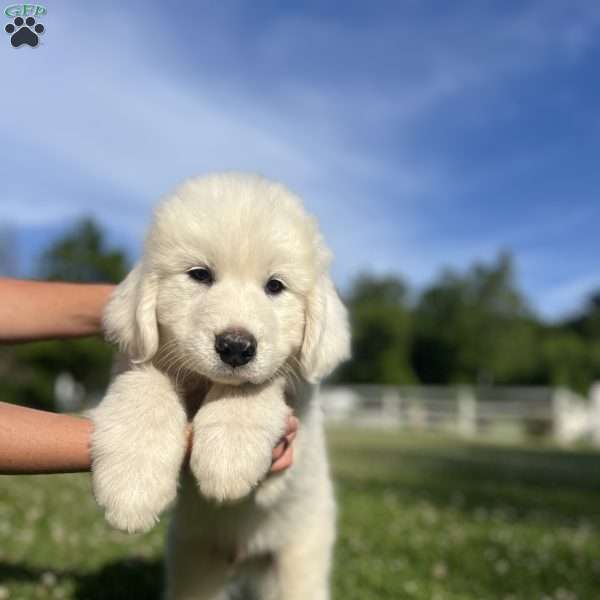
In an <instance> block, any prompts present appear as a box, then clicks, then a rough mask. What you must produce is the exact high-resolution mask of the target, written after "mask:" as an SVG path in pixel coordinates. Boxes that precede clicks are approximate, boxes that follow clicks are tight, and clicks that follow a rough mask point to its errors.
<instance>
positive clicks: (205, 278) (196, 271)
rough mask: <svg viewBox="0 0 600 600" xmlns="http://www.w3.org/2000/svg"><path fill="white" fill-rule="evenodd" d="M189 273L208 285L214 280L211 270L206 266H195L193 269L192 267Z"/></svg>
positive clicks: (196, 279) (193, 277)
mask: <svg viewBox="0 0 600 600" xmlns="http://www.w3.org/2000/svg"><path fill="white" fill-rule="evenodd" d="M187 274H188V275H189V276H190V277H191V278H192V279H194V280H195V281H199V282H200V283H204V284H206V285H210V284H211V283H213V281H214V278H213V274H212V272H211V270H210V269H207V268H206V267H194V268H193V269H190V270H189V271H188V272H187Z"/></svg>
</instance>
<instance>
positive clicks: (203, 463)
mask: <svg viewBox="0 0 600 600" xmlns="http://www.w3.org/2000/svg"><path fill="white" fill-rule="evenodd" d="M257 391H258V392H260V394H261V396H260V398H258V397H257V396H256V393H257ZM207 400H208V402H207V403H206V404H205V405H204V406H203V407H202V408H201V409H200V410H199V411H198V413H197V414H196V417H195V418H194V443H193V447H192V456H191V459H190V467H191V469H192V472H193V473H194V475H195V477H196V479H197V480H198V486H199V487H200V491H201V493H202V495H203V496H205V497H206V498H209V499H211V500H215V501H217V502H235V501H237V500H241V499H242V498H244V497H246V496H248V494H250V493H251V492H252V490H253V489H254V488H255V487H256V486H258V484H259V483H260V482H261V481H262V480H263V479H264V477H265V476H266V474H267V473H268V471H269V469H270V467H271V454H272V451H273V447H274V446H275V445H276V444H277V442H278V440H279V439H280V438H281V436H282V435H283V433H284V430H285V424H286V419H287V416H288V414H289V408H288V407H287V406H286V405H285V402H284V401H283V393H282V391H281V390H280V389H278V388H274V389H271V390H264V389H263V390H257V389H253V390H252V393H251V394H250V395H247V390H242V389H240V388H225V387H224V386H220V387H219V388H215V389H213V390H211V392H210V393H209V397H208V398H207Z"/></svg>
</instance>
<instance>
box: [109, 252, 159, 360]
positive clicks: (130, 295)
mask: <svg viewBox="0 0 600 600" xmlns="http://www.w3.org/2000/svg"><path fill="white" fill-rule="evenodd" d="M157 289H158V286H157V280H156V276H155V275H152V274H151V273H147V272H146V271H145V269H144V266H143V264H142V263H138V264H137V265H136V266H135V267H134V268H133V269H132V271H131V272H130V273H129V275H127V277H126V278H125V279H124V280H123V281H122V282H121V283H120V284H119V285H118V286H117V288H116V289H115V291H114V292H113V293H112V296H111V297H110V300H109V301H108V304H107V305H106V308H105V309H104V315H103V319H102V320H103V325H104V331H105V333H106V338H107V339H108V340H109V341H111V342H114V343H116V344H118V345H119V348H120V349H121V350H122V351H123V352H126V353H127V354H128V355H129V356H130V357H131V359H132V360H133V362H136V363H143V362H147V361H149V360H151V359H152V357H153V356H154V355H155V354H156V351H157V350H158V324H157V322H156V294H157Z"/></svg>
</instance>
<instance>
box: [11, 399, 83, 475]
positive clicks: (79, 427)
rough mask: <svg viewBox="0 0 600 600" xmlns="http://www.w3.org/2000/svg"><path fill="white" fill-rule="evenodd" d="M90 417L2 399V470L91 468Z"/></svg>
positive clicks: (38, 471)
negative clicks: (47, 410) (21, 404)
mask: <svg viewBox="0 0 600 600" xmlns="http://www.w3.org/2000/svg"><path fill="white" fill-rule="evenodd" d="M91 432H92V423H91V422H90V421H89V420H88V419H83V418H80V417H72V416H69V415H58V414H55V413H49V412H45V411H41V410H33V409H30V408H23V407H21V406H14V405H12V404H6V403H4V402H0V474H4V475H7V474H31V475H33V474H41V473H76V472H80V471H89V470H90V452H89V439H90V435H91Z"/></svg>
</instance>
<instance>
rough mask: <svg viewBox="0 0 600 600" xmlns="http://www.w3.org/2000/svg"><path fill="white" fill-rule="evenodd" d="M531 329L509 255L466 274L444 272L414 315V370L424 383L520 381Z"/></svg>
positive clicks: (530, 361) (528, 362) (528, 361)
mask: <svg viewBox="0 0 600 600" xmlns="http://www.w3.org/2000/svg"><path fill="white" fill-rule="evenodd" d="M535 336H536V324H535V319H534V317H533V315H532V313H531V312H530V311H529V309H528V307H527V303H526V301H525V299H524V297H523V296H522V294H521V293H520V291H519V290H518V289H517V287H516V284H515V281H514V271H513V264H512V259H511V257H510V255H508V254H501V255H499V256H498V258H497V260H496V261H495V262H494V263H492V264H491V265H485V264H481V263H479V264H475V265H474V266H473V267H471V268H470V269H469V270H468V271H467V272H466V273H464V274H459V273H455V272H453V271H450V270H447V271H445V272H444V273H442V275H441V277H440V279H439V280H438V281H436V282H434V283H433V285H431V286H430V287H429V288H427V289H426V290H425V291H424V292H423V294H422V295H421V297H420V299H419V302H418V304H417V307H416V310H415V336H414V344H413V353H412V359H413V365H414V368H415V371H416V373H417V376H418V377H419V379H420V380H421V381H423V382H426V383H458V382H469V383H472V382H476V383H481V384H492V383H516V382H521V381H525V380H526V379H527V376H528V374H529V373H530V372H531V370H532V369H533V365H534V364H535V356H534V348H535Z"/></svg>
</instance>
